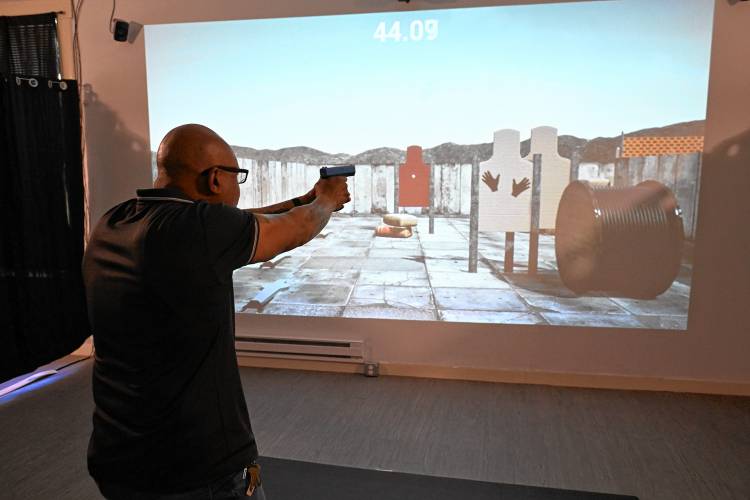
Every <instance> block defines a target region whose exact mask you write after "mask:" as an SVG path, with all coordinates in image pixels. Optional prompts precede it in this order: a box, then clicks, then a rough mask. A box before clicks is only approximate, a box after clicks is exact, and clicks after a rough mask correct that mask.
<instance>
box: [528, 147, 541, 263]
mask: <svg viewBox="0 0 750 500" xmlns="http://www.w3.org/2000/svg"><path fill="white" fill-rule="evenodd" d="M541 195H542V155H540V154H538V153H537V154H535V155H534V178H533V180H532V181H531V229H530V231H529V268H528V269H529V274H531V275H534V274H536V271H537V268H538V266H539V205H540V203H541Z"/></svg>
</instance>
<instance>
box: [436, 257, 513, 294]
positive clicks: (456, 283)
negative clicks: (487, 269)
mask: <svg viewBox="0 0 750 500" xmlns="http://www.w3.org/2000/svg"><path fill="white" fill-rule="evenodd" d="M467 265H468V261H467ZM429 277H430V284H431V285H432V286H433V287H435V288H495V289H502V290H510V289H511V288H510V285H509V284H508V282H507V281H505V280H503V279H502V278H498V277H497V276H496V275H494V274H491V273H479V272H477V273H470V272H468V271H463V272H448V271H432V272H429Z"/></svg>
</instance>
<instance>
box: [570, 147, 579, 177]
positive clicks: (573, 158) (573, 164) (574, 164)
mask: <svg viewBox="0 0 750 500" xmlns="http://www.w3.org/2000/svg"><path fill="white" fill-rule="evenodd" d="M580 165H581V151H580V150H579V149H578V148H575V149H574V150H573V154H571V155H570V182H574V181H577V180H578V167H579V166H580Z"/></svg>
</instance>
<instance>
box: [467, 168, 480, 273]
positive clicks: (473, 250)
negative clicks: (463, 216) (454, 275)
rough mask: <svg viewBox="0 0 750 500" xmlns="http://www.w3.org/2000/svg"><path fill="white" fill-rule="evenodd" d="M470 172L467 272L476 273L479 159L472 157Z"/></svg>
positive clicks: (477, 256)
mask: <svg viewBox="0 0 750 500" xmlns="http://www.w3.org/2000/svg"><path fill="white" fill-rule="evenodd" d="M470 173H471V183H470V188H471V191H470V192H471V203H470V209H469V210H470V213H471V214H470V215H469V272H470V273H476V272H477V265H478V261H479V159H477V157H474V161H473V162H472V164H471V170H470Z"/></svg>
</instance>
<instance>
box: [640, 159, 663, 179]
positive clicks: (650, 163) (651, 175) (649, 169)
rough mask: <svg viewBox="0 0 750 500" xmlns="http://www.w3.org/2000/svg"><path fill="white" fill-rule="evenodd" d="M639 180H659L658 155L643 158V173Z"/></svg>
mask: <svg viewBox="0 0 750 500" xmlns="http://www.w3.org/2000/svg"><path fill="white" fill-rule="evenodd" d="M641 180H642V181H646V180H654V181H657V180H659V157H658V156H646V157H645V158H644V159H643V173H642V175H641Z"/></svg>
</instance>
